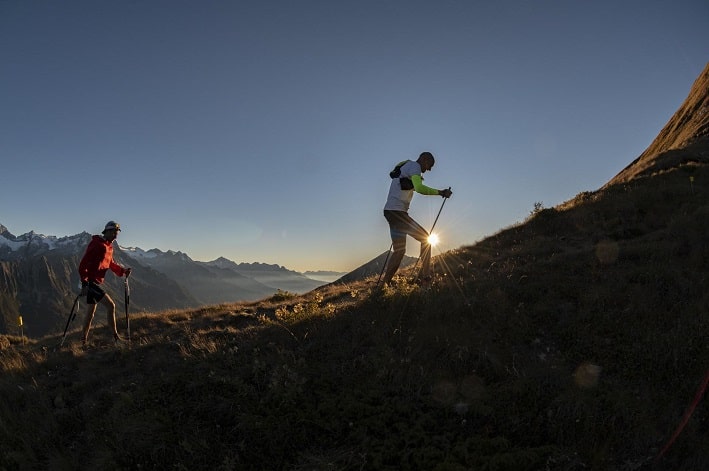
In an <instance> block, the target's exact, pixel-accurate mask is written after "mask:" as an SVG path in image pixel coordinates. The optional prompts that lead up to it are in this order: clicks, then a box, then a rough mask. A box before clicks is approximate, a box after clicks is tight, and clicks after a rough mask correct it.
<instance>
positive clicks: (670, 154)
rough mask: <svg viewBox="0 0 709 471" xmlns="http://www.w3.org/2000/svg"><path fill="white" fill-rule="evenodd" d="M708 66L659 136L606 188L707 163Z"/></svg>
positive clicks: (708, 132) (708, 157) (708, 122)
mask: <svg viewBox="0 0 709 471" xmlns="http://www.w3.org/2000/svg"><path fill="white" fill-rule="evenodd" d="M708 90H709V63H707V66H706V67H705V68H704V70H703V71H702V73H701V74H700V75H699V77H698V78H697V80H696V81H695V82H694V85H693V86H692V88H691V90H690V91H689V95H688V96H687V98H686V100H685V101H684V103H683V104H682V106H680V108H679V109H678V110H677V111H676V112H675V114H674V115H673V116H672V118H670V120H669V121H668V122H667V124H666V125H665V127H664V128H662V131H660V134H658V136H657V137H656V138H655V140H654V141H653V142H652V144H650V146H649V147H648V148H647V149H646V150H645V152H643V153H642V154H641V155H640V156H639V157H638V158H637V159H635V160H634V161H633V162H631V163H630V165H628V166H627V167H626V168H624V169H623V170H622V171H621V172H620V173H619V174H618V175H616V176H615V177H614V178H613V179H611V181H610V182H608V184H607V185H615V184H618V183H624V182H627V181H629V180H632V179H634V178H639V177H643V176H648V175H651V174H653V173H656V172H660V171H663V170H666V169H668V168H673V167H677V166H678V165H681V164H687V163H693V162H701V163H704V164H706V163H709V153H707V143H708V142H709V94H708V92H707V91H708Z"/></svg>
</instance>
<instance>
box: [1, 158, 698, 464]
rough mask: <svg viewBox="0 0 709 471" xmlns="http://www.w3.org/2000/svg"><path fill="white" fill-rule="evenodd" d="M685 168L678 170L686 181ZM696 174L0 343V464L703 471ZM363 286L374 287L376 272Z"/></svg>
mask: <svg viewBox="0 0 709 471" xmlns="http://www.w3.org/2000/svg"><path fill="white" fill-rule="evenodd" d="M688 172H691V174H692V175H693V176H694V177H695V178H694V180H693V186H692V188H690V187H689V185H688V184H687V181H686V180H687V175H688V174H689V173H688ZM708 179H709V172H707V170H706V169H705V168H704V167H693V168H691V169H690V168H684V167H682V168H679V169H677V170H674V171H671V172H665V173H663V174H661V175H656V176H655V177H653V178H648V179H642V180H639V181H636V182H634V183H633V182H631V183H632V184H626V185H623V186H617V187H610V188H606V189H604V190H603V191H600V192H595V193H593V194H590V193H584V194H581V195H579V196H578V197H577V198H576V199H575V200H574V201H573V202H569V203H568V204H565V205H561V206H560V207H558V208H549V209H540V210H539V211H535V212H534V214H533V215H531V216H530V218H529V219H528V220H527V221H526V222H525V223H524V224H520V225H517V226H515V227H511V228H508V229H506V230H503V231H501V232H500V233H498V234H496V235H494V236H492V237H490V238H488V239H486V240H484V241H482V242H480V243H479V244H476V245H475V246H470V247H462V248H460V249H457V250H454V251H451V252H449V253H446V254H444V255H442V256H439V257H437V258H436V259H435V262H436V272H437V276H436V279H435V280H434V283H433V285H432V287H431V288H430V290H427V291H422V290H421V289H420V288H418V287H416V286H415V285H412V284H410V283H409V282H408V281H407V280H406V279H405V278H400V279H398V281H397V283H395V284H394V285H392V286H390V287H387V288H385V289H383V290H379V291H375V290H374V289H373V288H374V280H373V279H370V280H367V281H364V282H359V283H352V284H349V285H346V286H327V287H323V288H320V289H318V290H315V291H313V292H311V293H308V294H307V295H303V296H296V295H293V294H290V293H285V292H281V293H278V294H276V295H275V296H273V297H272V298H269V299H265V300H262V301H260V302H255V303H242V304H228V305H219V306H208V307H204V308H201V309H198V310H185V311H165V312H160V313H153V314H140V315H136V316H134V317H133V318H132V319H131V330H132V343H131V345H130V346H128V345H124V346H118V347H116V346H114V345H113V344H112V342H110V341H109V335H108V334H107V332H106V329H105V327H99V328H98V329H97V330H96V331H95V332H94V334H93V336H92V339H93V340H92V346H91V347H90V348H88V349H82V348H81V347H80V346H79V335H78V332H77V331H76V330H72V331H70V333H69V338H68V340H67V342H66V344H65V346H64V348H61V349H55V348H54V346H55V345H56V344H57V343H58V341H59V338H58V337H47V338H43V339H38V340H32V341H30V342H28V343H27V344H26V345H23V344H22V342H21V341H20V340H21V339H19V338H17V337H13V338H6V339H4V340H5V341H4V342H0V345H4V346H2V347H0V369H1V370H2V376H1V377H0V392H1V394H2V397H3V399H4V400H3V401H2V402H0V469H57V470H60V469H190V470H195V469H210V470H214V469H216V470H220V469H221V470H228V469H239V470H244V469H245V470H250V469H254V470H258V469H264V470H265V469H269V470H271V469H285V470H289V469H290V470H305V469H308V470H350V469H352V470H359V469H392V470H406V469H410V470H419V469H431V470H464V469H488V470H525V469H527V470H537V469H547V470H582V469H583V470H587V469H598V470H636V469H651V468H652V467H653V464H656V465H657V466H659V467H660V469H705V468H706V467H707V465H709V460H707V457H706V456H707V455H706V450H707V449H709V446H708V445H709V443H707V434H706V430H705V428H706V427H705V423H706V420H707V412H706V408H702V407H699V408H698V409H697V410H696V411H695V413H694V416H693V418H692V420H691V421H690V423H689V425H688V426H687V428H686V429H685V431H684V432H683V434H682V435H681V437H680V439H679V440H678V441H677V442H676V443H675V444H674V446H673V447H672V449H671V450H670V452H669V453H668V455H667V456H666V457H665V458H664V459H663V461H662V462H660V463H653V459H654V458H655V456H656V455H657V452H658V450H659V448H660V447H661V446H662V445H663V444H664V443H665V442H666V440H667V439H668V438H669V435H670V434H671V432H672V431H673V430H674V427H676V425H677V423H678V421H679V419H680V418H681V416H682V413H683V412H684V410H685V407H686V406H687V405H688V403H689V402H690V400H691V398H692V397H693V395H694V393H695V389H696V387H697V386H698V381H699V380H700V379H701V378H702V376H703V373H704V370H705V369H706V368H707V366H709V351H708V350H707V348H706V342H705V332H706V328H707V325H706V314H707V308H709V295H708V294H706V291H705V287H706V283H707V268H706V267H707V266H709V263H708V262H709V253H708V252H707V250H706V249H705V248H704V244H705V242H704V241H705V240H706V239H707V232H709V205H707V203H706V201H707V198H706V196H707V195H706V190H705V189H706V184H705V183H704V182H706V181H708ZM375 278H376V277H375Z"/></svg>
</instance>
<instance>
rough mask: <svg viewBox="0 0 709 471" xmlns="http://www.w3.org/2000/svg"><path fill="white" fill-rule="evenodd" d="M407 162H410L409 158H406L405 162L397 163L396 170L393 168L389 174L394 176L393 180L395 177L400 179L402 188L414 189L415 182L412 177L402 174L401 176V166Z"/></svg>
mask: <svg viewBox="0 0 709 471" xmlns="http://www.w3.org/2000/svg"><path fill="white" fill-rule="evenodd" d="M406 162H408V160H404V161H403V162H399V163H398V164H397V165H396V167H394V170H392V171H391V172H389V176H390V177H391V178H392V180H393V179H394V178H398V179H399V185H401V189H402V190H413V189H414V183H413V182H412V181H411V179H410V178H406V177H403V178H400V176H401V167H403V166H404V164H406Z"/></svg>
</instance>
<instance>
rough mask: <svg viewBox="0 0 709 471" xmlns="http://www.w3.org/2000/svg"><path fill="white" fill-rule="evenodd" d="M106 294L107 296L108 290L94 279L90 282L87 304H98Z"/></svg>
mask: <svg viewBox="0 0 709 471" xmlns="http://www.w3.org/2000/svg"><path fill="white" fill-rule="evenodd" d="M104 296H106V292H105V291H104V290H103V288H101V287H100V286H99V285H98V284H96V283H94V282H93V281H91V282H89V289H88V291H87V292H86V304H98V303H99V302H101V300H102V299H103V297H104Z"/></svg>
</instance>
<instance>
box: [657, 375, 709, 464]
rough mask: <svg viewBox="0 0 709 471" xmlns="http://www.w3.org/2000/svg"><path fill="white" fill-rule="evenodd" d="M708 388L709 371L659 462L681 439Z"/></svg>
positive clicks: (658, 457) (658, 456)
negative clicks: (680, 435) (677, 440)
mask: <svg viewBox="0 0 709 471" xmlns="http://www.w3.org/2000/svg"><path fill="white" fill-rule="evenodd" d="M707 386H709V370H707V372H706V373H705V374H704V381H702V384H701V385H700V386H699V389H697V394H695V395H694V400H693V401H692V404H690V406H689V408H688V409H687V411H686V412H685V413H684V417H682V422H680V424H679V426H678V427H677V430H675V433H674V434H672V438H670V440H669V441H668V442H667V444H666V445H665V446H664V447H663V448H662V450H660V454H658V455H657V459H658V460H659V459H660V458H662V456H663V455H664V454H665V453H667V450H669V449H670V447H671V446H672V444H673V443H674V442H675V440H676V439H677V437H679V434H680V433H682V430H683V429H684V426H685V425H687V422H689V418H690V417H692V414H693V413H694V409H696V407H697V404H699V401H701V400H702V396H704V392H705V391H706V389H707Z"/></svg>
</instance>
